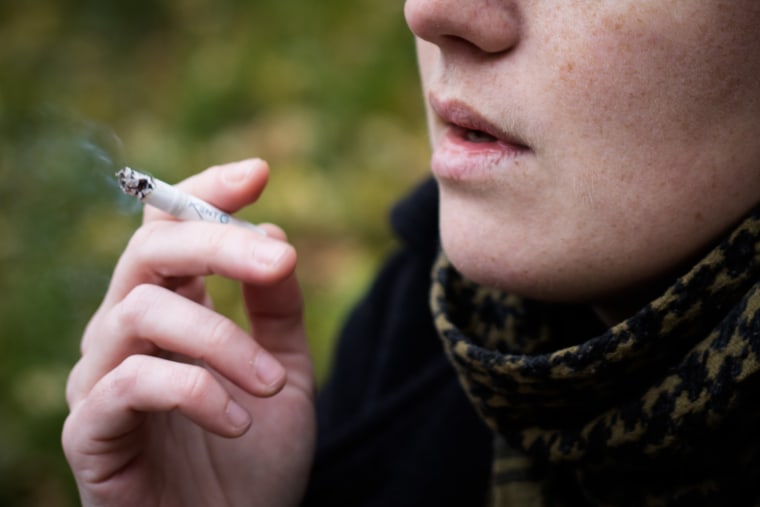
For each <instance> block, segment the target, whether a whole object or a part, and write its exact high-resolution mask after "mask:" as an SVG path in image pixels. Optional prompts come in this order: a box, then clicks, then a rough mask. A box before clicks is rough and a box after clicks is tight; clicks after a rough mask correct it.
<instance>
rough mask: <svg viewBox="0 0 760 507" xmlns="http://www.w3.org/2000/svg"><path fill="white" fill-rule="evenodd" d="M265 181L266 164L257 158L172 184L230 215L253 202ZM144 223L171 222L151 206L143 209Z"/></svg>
mask: <svg viewBox="0 0 760 507" xmlns="http://www.w3.org/2000/svg"><path fill="white" fill-rule="evenodd" d="M268 179H269V165H268V164H267V163H266V162H265V161H263V160H261V159H258V158H251V159H246V160H241V161H239V162H232V163H229V164H223V165H215V166H212V167H209V168H208V169H206V170H205V171H202V172H200V173H198V174H195V175H193V176H190V177H189V178H187V179H185V180H183V181H181V182H180V183H178V184H177V185H176V187H177V188H179V189H181V190H182V191H184V192H187V193H189V194H192V195H194V196H195V197H198V198H200V199H203V200H204V201H208V202H209V203H210V204H213V205H214V206H216V207H218V208H220V209H222V210H224V211H226V212H228V213H234V212H235V211H238V210H239V209H241V208H243V207H245V206H246V205H248V204H250V203H252V202H254V201H256V199H258V197H259V195H261V192H262V191H263V190H264V187H265V186H266V183H267V181H268ZM144 218H145V221H146V222H148V221H151V220H157V219H164V220H165V219H174V218H173V217H171V215H168V214H167V213H164V212H163V211H160V210H158V209H156V208H153V207H152V206H146V207H145V213H144Z"/></svg>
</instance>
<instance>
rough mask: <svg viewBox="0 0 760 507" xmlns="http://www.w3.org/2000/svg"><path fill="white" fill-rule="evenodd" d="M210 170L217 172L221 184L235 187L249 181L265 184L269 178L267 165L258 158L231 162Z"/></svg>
mask: <svg viewBox="0 0 760 507" xmlns="http://www.w3.org/2000/svg"><path fill="white" fill-rule="evenodd" d="M212 169H214V170H216V171H218V172H219V174H220V177H221V179H222V182H223V183H224V184H226V185H229V186H232V187H237V186H239V185H241V184H246V183H248V182H249V181H251V180H254V179H255V180H256V182H257V183H259V184H262V183H266V180H267V179H268V178H269V165H268V164H267V163H266V162H264V161H263V160H262V159H260V158H249V159H245V160H240V161H238V162H232V163H229V164H224V165H221V166H215V167H213V168H212Z"/></svg>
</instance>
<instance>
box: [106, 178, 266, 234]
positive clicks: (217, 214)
mask: <svg viewBox="0 0 760 507" xmlns="http://www.w3.org/2000/svg"><path fill="white" fill-rule="evenodd" d="M116 177H117V178H118V180H119V187H120V188H121V191H122V192H124V193H125V194H127V195H131V196H132V197H135V198H137V199H139V200H140V201H141V202H143V203H144V204H148V205H150V206H153V207H154V208H158V209H160V210H161V211H165V212H167V213H169V214H170V215H172V216H173V217H176V218H179V219H180V220H202V221H204V222H214V223H218V224H233V225H238V226H240V227H245V228H248V229H253V230H255V231H256V232H258V233H259V234H263V235H265V236H266V232H265V231H264V229H262V228H261V227H259V226H257V225H254V224H252V223H250V222H246V221H245V220H240V219H239V218H235V217H233V216H232V215H230V214H229V213H225V212H224V211H222V210H220V209H219V208H216V207H214V206H212V205H211V204H209V203H207V202H206V201H204V200H202V199H199V198H197V197H195V196H193V195H190V194H187V193H185V192H183V191H182V190H180V189H178V188H177V187H175V186H173V185H169V184H168V183H166V182H164V181H161V180H159V179H157V178H154V177H153V176H150V175H149V174H145V173H142V172H140V171H136V170H134V169H132V168H131V167H123V168H121V169H119V170H118V171H117V172H116Z"/></svg>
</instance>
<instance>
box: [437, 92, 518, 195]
mask: <svg viewBox="0 0 760 507" xmlns="http://www.w3.org/2000/svg"><path fill="white" fill-rule="evenodd" d="M429 101H430V107H431V109H432V111H433V112H434V113H435V115H436V116H437V117H438V119H439V123H438V126H442V127H443V129H442V130H443V132H442V135H440V136H436V139H435V141H434V151H433V158H432V162H431V165H432V169H433V172H434V173H435V174H436V176H438V177H439V178H444V179H454V180H485V179H491V178H493V177H494V176H496V175H498V174H500V173H503V172H504V171H507V170H509V168H510V167H513V166H514V165H515V163H516V161H517V160H518V159H519V158H521V157H522V156H524V155H526V154H527V153H528V152H530V147H529V146H528V145H527V144H526V143H525V142H524V141H523V140H522V139H521V138H519V137H518V136H517V135H516V134H514V133H512V132H508V131H506V130H505V129H503V128H500V127H499V126H498V125H497V124H495V123H494V122H492V121H490V120H488V119H486V117H485V116H483V115H481V114H480V113H478V112H477V111H476V110H475V109H474V108H472V107H471V106H469V105H468V104H466V103H465V102H462V101H459V100H441V99H440V98H438V97H437V96H435V95H433V94H431V95H430V96H429Z"/></svg>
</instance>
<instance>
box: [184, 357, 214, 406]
mask: <svg viewBox="0 0 760 507" xmlns="http://www.w3.org/2000/svg"><path fill="white" fill-rule="evenodd" d="M215 384H216V380H215V379H214V378H213V377H212V376H211V373H209V372H208V370H206V369H205V368H202V367H200V366H195V367H191V368H186V369H185V370H184V375H183V381H182V385H183V387H184V389H183V391H184V392H185V397H186V399H187V401H188V403H190V404H196V403H199V402H202V401H204V400H206V399H207V398H208V395H209V393H210V392H211V391H212V390H213V388H214V387H215Z"/></svg>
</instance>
